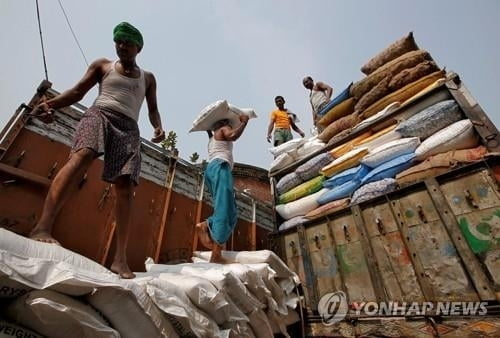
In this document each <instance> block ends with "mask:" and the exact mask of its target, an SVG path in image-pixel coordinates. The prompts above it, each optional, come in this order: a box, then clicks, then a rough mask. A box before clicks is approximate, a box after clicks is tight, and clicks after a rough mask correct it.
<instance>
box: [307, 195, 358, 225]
mask: <svg viewBox="0 0 500 338" xmlns="http://www.w3.org/2000/svg"><path fill="white" fill-rule="evenodd" d="M348 205H349V198H344V199H341V200H336V201H333V202H330V203H327V204H325V205H322V206H320V207H319V208H316V209H314V210H313V211H310V212H308V213H307V214H306V216H305V218H306V219H308V220H313V219H318V218H321V217H323V216H326V215H329V214H331V213H333V212H335V211H338V210H340V209H343V208H345V207H347V206H348Z"/></svg>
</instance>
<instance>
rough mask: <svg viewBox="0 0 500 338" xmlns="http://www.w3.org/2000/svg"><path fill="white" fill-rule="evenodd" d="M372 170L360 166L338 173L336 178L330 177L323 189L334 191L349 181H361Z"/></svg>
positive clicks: (324, 183)
mask: <svg viewBox="0 0 500 338" xmlns="http://www.w3.org/2000/svg"><path fill="white" fill-rule="evenodd" d="M370 170H371V169H370V168H369V167H367V166H365V165H363V164H360V165H358V166H357V167H354V168H350V169H347V170H344V171H342V172H340V173H338V174H337V175H335V176H332V177H330V178H329V179H328V180H326V181H324V182H323V187H325V188H328V189H332V188H334V187H336V186H339V185H342V184H344V183H346V182H347V181H351V180H358V181H361V180H362V179H363V177H365V175H366V174H368V173H369V172H370Z"/></svg>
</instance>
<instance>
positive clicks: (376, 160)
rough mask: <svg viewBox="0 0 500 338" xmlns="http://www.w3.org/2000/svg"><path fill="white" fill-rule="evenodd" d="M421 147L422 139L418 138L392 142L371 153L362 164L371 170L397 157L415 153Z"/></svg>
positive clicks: (362, 160) (364, 158)
mask: <svg viewBox="0 0 500 338" xmlns="http://www.w3.org/2000/svg"><path fill="white" fill-rule="evenodd" d="M419 145H420V139H419V138H418V137H407V138H402V139H399V140H394V141H390V142H387V143H386V144H383V145H381V146H378V147H377V148H375V149H373V150H372V151H370V152H369V153H368V155H366V156H365V157H363V159H361V163H362V164H364V165H366V166H368V167H370V168H375V167H378V166H379V165H381V164H382V163H385V162H388V161H390V160H392V159H395V158H396V157H399V156H402V155H406V154H410V153H413V152H414V151H415V149H417V147H418V146H419Z"/></svg>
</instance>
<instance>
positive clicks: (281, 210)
mask: <svg viewBox="0 0 500 338" xmlns="http://www.w3.org/2000/svg"><path fill="white" fill-rule="evenodd" d="M327 191H328V189H321V190H320V191H318V192H315V193H314V194H311V195H307V196H305V197H302V198H299V199H298V200H295V201H292V202H289V203H286V204H279V205H277V206H276V212H277V213H278V214H279V215H280V216H281V217H282V218H283V219H285V220H288V219H290V218H293V217H297V216H304V215H305V214H307V213H308V212H309V211H311V210H314V209H316V208H317V207H319V203H318V202H317V199H318V198H319V197H320V196H321V195H322V194H324V193H325V192H327Z"/></svg>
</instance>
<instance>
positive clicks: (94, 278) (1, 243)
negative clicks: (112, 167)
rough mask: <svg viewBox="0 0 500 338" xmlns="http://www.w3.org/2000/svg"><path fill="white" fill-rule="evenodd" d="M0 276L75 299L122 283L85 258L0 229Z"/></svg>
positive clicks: (55, 246)
mask: <svg viewBox="0 0 500 338" xmlns="http://www.w3.org/2000/svg"><path fill="white" fill-rule="evenodd" d="M0 275H4V276H8V277H9V278H10V279H13V280H15V281H17V282H19V283H22V284H24V285H26V286H29V287H32V288H34V289H47V288H51V289H53V290H55V291H58V292H62V293H65V294H69V295H73V296H80V295H85V294H88V293H90V292H92V291H93V290H94V287H95V286H101V285H102V286H104V285H119V284H120V278H119V277H118V275H116V274H114V273H112V272H111V271H109V270H108V269H106V268H105V267H103V266H102V265H100V264H98V263H96V262H94V261H92V260H90V259H88V258H86V257H83V256H81V255H79V254H77V253H74V252H72V251H70V250H68V249H65V248H63V247H60V246H58V245H54V244H48V243H42V242H37V241H34V240H31V239H29V238H25V237H22V236H19V235H17V234H15V233H13V232H10V231H7V230H5V229H0Z"/></svg>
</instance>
